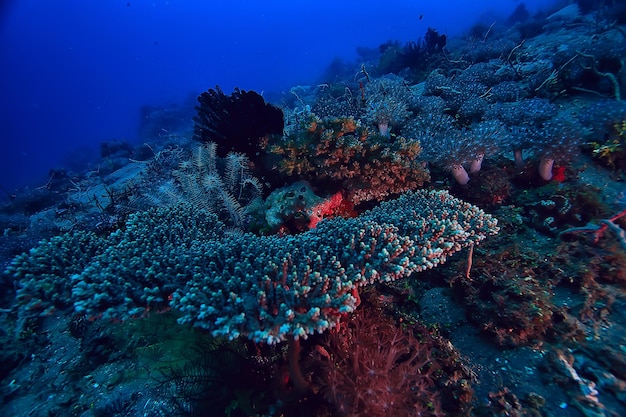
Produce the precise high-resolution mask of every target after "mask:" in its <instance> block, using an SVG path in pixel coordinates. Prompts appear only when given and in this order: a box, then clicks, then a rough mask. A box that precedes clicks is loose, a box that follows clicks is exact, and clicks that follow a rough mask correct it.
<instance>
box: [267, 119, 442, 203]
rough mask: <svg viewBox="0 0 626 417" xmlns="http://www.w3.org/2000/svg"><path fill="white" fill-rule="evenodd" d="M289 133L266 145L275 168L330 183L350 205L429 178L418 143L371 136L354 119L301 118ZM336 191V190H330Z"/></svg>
mask: <svg viewBox="0 0 626 417" xmlns="http://www.w3.org/2000/svg"><path fill="white" fill-rule="evenodd" d="M291 131H292V133H290V134H288V135H286V136H284V137H282V138H275V139H273V140H272V141H271V142H270V143H268V150H269V152H271V153H273V154H275V155H279V156H281V159H280V161H279V162H277V167H278V169H279V170H280V171H281V172H283V173H284V174H285V175H287V176H297V177H300V178H303V179H306V180H308V181H310V182H311V183H312V184H314V185H315V184H320V183H321V184H323V183H331V184H332V185H334V186H335V187H339V188H340V189H341V190H343V191H345V193H346V199H347V200H349V201H351V202H352V203H354V204H358V203H361V202H364V201H380V200H383V199H384V198H387V197H389V196H392V195H394V194H396V195H397V194H400V193H402V192H404V191H409V190H414V189H417V188H419V187H421V186H422V185H423V184H424V182H426V181H428V180H429V179H430V177H429V174H428V171H427V170H426V169H425V168H424V167H423V165H422V164H421V162H420V161H419V160H418V159H417V157H418V155H419V154H420V152H421V146H420V143H419V142H418V141H415V140H408V139H405V138H403V137H400V136H397V137H395V138H393V140H392V139H390V138H388V137H386V136H383V135H380V134H372V133H371V132H370V131H369V130H368V129H366V128H364V127H363V126H362V125H361V123H360V122H359V121H357V120H354V119H352V118H336V119H326V120H322V119H320V118H318V117H317V116H315V115H313V114H309V115H307V116H306V117H304V118H303V119H302V120H301V121H300V123H299V125H298V126H297V128H293V129H291ZM334 191H337V190H334Z"/></svg>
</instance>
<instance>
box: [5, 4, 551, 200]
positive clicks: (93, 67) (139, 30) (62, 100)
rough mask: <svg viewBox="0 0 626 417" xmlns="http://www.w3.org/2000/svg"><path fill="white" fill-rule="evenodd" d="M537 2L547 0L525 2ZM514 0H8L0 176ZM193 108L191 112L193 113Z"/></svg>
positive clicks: (58, 164)
mask: <svg viewBox="0 0 626 417" xmlns="http://www.w3.org/2000/svg"><path fill="white" fill-rule="evenodd" d="M525 3H526V5H527V7H528V9H529V10H530V11H531V13H532V12H536V11H538V10H541V9H542V8H544V7H546V6H547V5H548V4H550V3H551V2H549V1H541V0H533V1H527V2H525ZM518 5H519V2H518V1H504V0H498V1H475V0H474V1H462V0H453V1H445V2H432V1H431V2H426V1H415V0H413V1H409V0H386V1H353V0H348V1H336V0H335V1H329V0H299V1H284V0H273V1H264V2H259V1H244V0H229V1H162V0H156V1H133V0H131V1H118V0H108V1H85V0H58V1H42V0H20V1H10V0H4V1H3V5H2V6H0V28H1V29H0V91H1V100H0V126H1V148H0V186H2V188H3V189H5V190H9V191H11V190H12V189H14V188H15V187H18V186H24V185H27V184H32V185H37V184H43V183H45V181H46V179H47V178H48V172H49V170H50V169H51V168H69V169H72V168H79V165H81V164H82V163H85V164H86V163H87V162H88V161H89V160H90V159H91V158H95V157H96V156H97V155H98V146H99V144H100V143H101V142H102V141H106V140H112V139H123V140H127V141H130V142H134V141H136V140H137V130H138V127H139V124H140V111H141V108H142V106H171V105H175V104H176V105H180V106H183V107H186V108H189V109H190V114H191V113H192V107H193V105H194V102H195V97H196V96H197V95H198V94H200V93H201V92H203V91H205V90H207V89H208V88H212V87H214V86H215V85H220V86H221V87H222V88H223V89H224V91H225V92H227V93H228V92H229V91H231V90H232V89H233V88H234V87H235V86H238V87H240V88H242V89H253V90H255V91H258V92H262V93H263V94H264V96H265V97H266V98H268V99H269V100H270V101H271V100H272V98H276V97H280V93H281V92H283V91H288V90H289V88H290V87H292V86H294V85H298V84H314V83H318V82H323V81H324V80H323V79H321V76H322V73H323V72H324V69H325V68H327V66H328V65H329V64H330V63H331V62H332V61H333V59H336V58H339V59H341V60H343V61H344V62H352V61H355V60H356V59H357V54H356V48H357V47H358V46H365V47H370V48H377V46H378V45H380V44H381V43H384V42H386V41H388V40H398V41H401V42H406V41H410V40H417V39H418V38H420V37H422V36H423V35H424V33H425V32H426V30H427V28H429V27H433V28H435V29H436V30H437V31H439V32H440V33H445V34H447V35H448V36H453V35H457V34H459V33H462V32H463V31H464V30H466V29H467V28H468V27H469V26H470V25H472V24H474V23H476V22H479V21H481V22H483V23H485V24H487V25H490V24H492V23H494V22H503V21H504V20H505V19H506V17H507V16H508V15H509V14H510V13H511V11H512V10H514V9H515V7H517V6H518ZM190 117H191V116H190ZM3 194H4V193H3Z"/></svg>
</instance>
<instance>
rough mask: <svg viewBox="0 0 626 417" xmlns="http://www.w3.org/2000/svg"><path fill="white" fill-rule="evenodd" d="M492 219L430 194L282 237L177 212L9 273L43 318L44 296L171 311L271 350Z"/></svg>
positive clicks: (127, 313)
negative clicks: (76, 259) (362, 290)
mask: <svg viewBox="0 0 626 417" xmlns="http://www.w3.org/2000/svg"><path fill="white" fill-rule="evenodd" d="M496 223H497V222H496V220H495V219H493V218H492V217H491V216H490V215H488V214H485V213H484V212H483V211H482V210H480V209H478V208H477V207H475V206H472V205H470V204H467V203H464V202H462V201H460V200H458V199H455V198H453V197H451V196H450V195H449V194H448V193H446V192H436V191H433V192H425V191H420V192H417V193H414V194H406V195H403V196H402V197H400V198H399V199H396V200H392V201H387V202H384V203H381V205H379V206H378V207H376V208H375V209H373V210H371V211H369V212H367V213H365V214H363V215H361V216H359V217H358V218H355V219H332V220H327V221H323V222H320V223H319V224H318V225H317V227H316V228H315V229H314V230H311V231H308V232H305V233H301V234H299V235H293V236H286V237H284V238H279V237H277V236H269V237H259V236H255V235H253V234H251V233H240V234H227V233H226V232H225V226H224V224H223V223H221V222H219V221H218V220H217V218H216V217H215V215H213V214H211V213H208V212H206V211H198V210H195V209H194V208H192V207H190V206H184V205H183V206H176V207H168V208H155V209H151V210H149V211H147V212H145V213H138V214H133V215H131V216H129V219H128V221H127V223H126V225H125V227H124V228H122V229H120V230H118V231H116V232H114V233H112V234H111V235H110V236H108V237H105V238H103V239H102V240H97V245H96V247H95V248H94V249H93V250H92V251H91V253H92V256H90V258H89V259H86V260H82V261H81V262H80V263H79V264H78V265H67V264H66V262H65V260H58V259H56V258H55V251H56V250H57V248H58V247H59V245H62V244H63V243H65V242H73V241H74V240H75V239H74V238H73V236H74V235H73V234H67V235H65V236H61V237H59V238H58V241H57V244H56V245H54V246H50V245H48V244H43V245H42V246H40V247H38V248H35V249H33V251H31V253H29V254H27V255H24V256H22V257H19V258H16V260H15V261H14V262H13V263H12V265H11V267H10V268H9V271H8V272H9V273H11V274H13V275H14V276H15V277H16V278H19V279H20V280H21V281H22V282H21V283H20V286H21V289H20V291H19V296H20V298H21V299H23V300H31V299H33V298H37V299H39V300H38V302H37V304H38V307H37V308H38V309H39V310H38V311H43V310H44V309H46V308H47V307H48V306H49V305H50V304H51V302H52V300H51V297H54V298H59V299H63V300H66V302H69V300H71V302H73V304H74V308H75V310H76V311H78V312H81V313H84V314H86V315H88V316H94V317H97V316H101V317H103V318H108V319H122V320H123V319H128V318H131V317H137V316H141V315H143V314H147V313H148V312H150V311H162V310H165V309H168V308H172V309H175V310H178V311H179V312H180V314H181V316H180V319H179V322H180V323H192V324H194V325H195V326H198V327H202V328H205V329H207V330H209V331H210V332H211V333H212V334H213V335H214V336H227V337H229V338H236V337H238V336H240V335H241V336H247V337H248V338H249V339H252V340H253V341H256V342H266V343H269V344H274V343H278V342H280V341H283V340H285V339H288V338H295V339H297V338H299V337H304V338H306V337H307V335H309V334H313V333H316V332H323V331H324V330H326V329H328V328H332V327H334V326H336V325H337V323H338V322H339V320H340V317H341V315H342V314H343V313H347V312H351V311H353V310H354V309H355V308H356V306H357V305H358V303H359V302H358V296H357V290H358V288H359V287H361V286H365V285H369V284H371V283H374V282H378V281H393V280H396V279H401V278H405V277H408V276H409V275H411V274H412V273H414V272H419V271H423V270H426V269H430V268H433V267H436V266H438V265H440V264H442V263H444V262H445V261H446V260H447V257H448V256H450V255H452V254H454V253H456V252H458V251H459V250H461V249H462V248H464V247H466V246H468V245H471V244H475V243H479V242H480V241H482V240H483V239H485V238H486V237H487V236H488V235H491V234H495V233H497V231H498V227H497V225H496ZM64 247H66V248H67V249H66V250H69V251H72V250H73V251H76V253H75V254H72V253H66V258H68V259H72V256H78V255H79V253H80V255H81V256H82V253H83V252H82V251H83V248H82V247H71V246H69V247H68V246H67V245H64ZM70 274H71V277H69V278H68V275H70ZM42 277H45V280H43V279H42ZM49 287H55V288H56V289H57V290H58V293H56V292H54V293H50V291H47V290H46V288H49Z"/></svg>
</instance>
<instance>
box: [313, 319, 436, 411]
mask: <svg viewBox="0 0 626 417" xmlns="http://www.w3.org/2000/svg"><path fill="white" fill-rule="evenodd" d="M326 342H327V343H326V344H325V345H324V348H323V350H322V351H323V356H324V358H323V359H322V363H323V365H322V371H321V373H320V375H319V378H318V379H317V381H316V387H317V389H318V390H319V392H320V393H321V394H322V395H323V396H324V398H325V399H326V400H327V401H329V402H330V403H332V404H333V405H334V406H335V409H336V411H337V412H338V414H339V415H342V416H368V417H378V416H394V417H402V416H417V415H419V416H437V415H441V414H442V413H441V412H440V411H439V409H440V407H439V401H438V398H437V395H436V393H435V392H434V391H433V389H432V388H433V385H434V381H433V378H432V373H433V371H434V370H435V369H436V368H437V367H436V364H435V363H434V362H433V361H431V359H430V355H429V353H430V349H431V348H430V346H427V345H423V344H421V343H420V342H418V341H417V339H416V338H415V337H414V336H413V335H412V334H411V333H410V332H404V331H402V330H401V329H400V328H398V327H396V325H395V324H394V323H393V322H392V321H391V320H390V319H388V318H386V317H384V316H383V315H382V313H380V312H379V311H378V310H376V309H371V310H369V309H359V310H357V312H356V313H355V314H354V316H353V317H352V318H351V320H350V321H349V322H348V323H346V324H345V325H342V326H341V327H340V328H339V329H334V330H333V331H332V332H330V333H329V335H328V336H327V339H326Z"/></svg>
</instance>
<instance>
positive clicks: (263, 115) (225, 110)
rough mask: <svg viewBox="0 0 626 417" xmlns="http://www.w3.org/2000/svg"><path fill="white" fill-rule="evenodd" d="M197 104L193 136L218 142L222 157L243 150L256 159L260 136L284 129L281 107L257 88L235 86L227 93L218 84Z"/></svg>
mask: <svg viewBox="0 0 626 417" xmlns="http://www.w3.org/2000/svg"><path fill="white" fill-rule="evenodd" d="M198 103H199V105H197V106H196V112H197V115H196V117H194V119H193V120H194V122H195V130H194V139H195V140H197V141H200V142H204V143H208V142H215V143H217V145H218V150H219V153H220V154H221V155H220V156H225V155H226V154H227V153H228V152H240V153H244V154H246V155H247V156H248V157H250V158H252V159H254V158H255V156H256V155H257V154H258V153H259V152H260V151H261V148H260V146H259V142H260V139H261V138H263V137H265V136H267V135H272V134H279V135H280V134H282V132H283V128H284V121H283V112H282V110H281V109H279V108H278V107H275V106H273V105H271V104H269V103H266V102H265V100H264V99H263V97H262V96H261V95H260V94H258V93H256V92H255V91H244V90H240V89H238V88H235V90H234V92H233V93H232V94H231V95H230V96H227V95H226V94H224V92H223V91H222V89H221V88H220V87H219V86H217V87H215V90H214V89H209V90H208V91H206V92H204V93H202V94H201V95H200V96H199V97H198Z"/></svg>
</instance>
